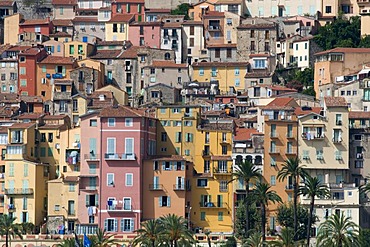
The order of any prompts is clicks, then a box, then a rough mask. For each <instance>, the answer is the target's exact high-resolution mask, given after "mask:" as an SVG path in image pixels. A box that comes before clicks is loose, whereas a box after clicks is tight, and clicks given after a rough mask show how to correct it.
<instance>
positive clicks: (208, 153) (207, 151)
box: [202, 150, 211, 156]
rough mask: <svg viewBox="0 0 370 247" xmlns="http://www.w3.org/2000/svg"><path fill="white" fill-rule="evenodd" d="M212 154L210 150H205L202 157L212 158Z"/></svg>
mask: <svg viewBox="0 0 370 247" xmlns="http://www.w3.org/2000/svg"><path fill="white" fill-rule="evenodd" d="M210 155H211V152H210V151H209V150H203V151H202V156H210Z"/></svg>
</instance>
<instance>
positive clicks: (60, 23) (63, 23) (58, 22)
mask: <svg viewBox="0 0 370 247" xmlns="http://www.w3.org/2000/svg"><path fill="white" fill-rule="evenodd" d="M52 22H53V25H54V26H57V27H66V26H68V27H73V23H72V21H71V20H61V19H54V20H53V21H52Z"/></svg>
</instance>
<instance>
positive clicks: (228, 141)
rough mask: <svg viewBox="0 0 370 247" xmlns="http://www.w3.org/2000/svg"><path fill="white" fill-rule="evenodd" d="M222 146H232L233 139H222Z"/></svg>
mask: <svg viewBox="0 0 370 247" xmlns="http://www.w3.org/2000/svg"><path fill="white" fill-rule="evenodd" d="M220 144H221V145H222V144H227V145H229V144H231V139H230V138H221V139H220Z"/></svg>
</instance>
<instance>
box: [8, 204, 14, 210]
mask: <svg viewBox="0 0 370 247" xmlns="http://www.w3.org/2000/svg"><path fill="white" fill-rule="evenodd" d="M15 209H16V208H15V204H8V210H9V211H14V210H15Z"/></svg>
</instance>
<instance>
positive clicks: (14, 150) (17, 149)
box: [5, 144, 26, 160]
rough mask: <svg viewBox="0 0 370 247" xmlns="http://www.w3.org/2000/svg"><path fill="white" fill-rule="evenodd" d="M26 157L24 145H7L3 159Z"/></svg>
mask: <svg viewBox="0 0 370 247" xmlns="http://www.w3.org/2000/svg"><path fill="white" fill-rule="evenodd" d="M24 157H26V145H25V144H22V145H7V146H6V154H5V160H13V159H23V158H24Z"/></svg>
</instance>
